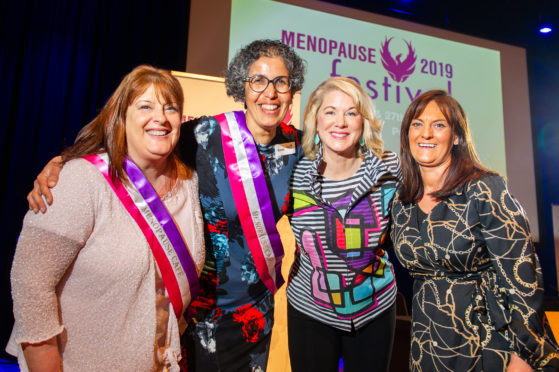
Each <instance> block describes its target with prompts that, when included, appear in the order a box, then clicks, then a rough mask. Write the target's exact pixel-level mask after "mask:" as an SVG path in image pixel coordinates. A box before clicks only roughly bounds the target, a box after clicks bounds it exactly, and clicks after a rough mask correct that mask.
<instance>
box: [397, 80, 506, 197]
mask: <svg viewBox="0 0 559 372" xmlns="http://www.w3.org/2000/svg"><path fill="white" fill-rule="evenodd" d="M432 101H434V102H435V103H436V104H437V106H438V107H439V109H440V110H441V112H442V113H443V115H444V117H445V119H446V121H447V122H448V124H449V125H450V129H451V131H452V138H457V139H458V144H456V145H453V146H452V150H451V161H450V165H449V167H448V170H447V172H446V175H445V180H444V184H443V187H442V188H441V189H440V190H437V191H435V192H433V193H432V194H431V196H432V197H434V198H436V199H439V200H444V199H447V198H448V197H449V196H451V195H453V194H455V193H456V192H457V191H458V190H459V189H460V188H461V187H462V186H463V185H464V184H465V183H467V182H468V181H471V180H475V179H478V178H480V177H483V176H484V175H486V174H497V173H496V172H493V171H491V170H489V169H487V168H485V167H484V166H483V164H481V161H480V160H479V158H478V156H477V154H476V150H475V148H474V144H473V143H472V138H471V134H470V128H469V126H468V119H467V118H466V113H465V112H464V109H463V108H462V106H460V104H459V103H458V101H456V100H455V99H454V98H452V97H451V96H450V95H449V94H448V93H447V92H445V91H444V90H430V91H427V92H425V93H423V94H421V95H420V96H419V97H417V98H416V99H415V100H414V101H413V102H412V103H411V104H410V106H409V107H408V109H407V110H406V113H405V114H404V119H403V120H402V127H401V128H400V160H401V165H402V176H403V183H402V185H401V187H400V195H399V197H400V200H401V201H402V202H404V203H410V202H413V201H416V200H419V199H421V198H422V197H423V191H424V190H423V180H422V178H421V173H420V170H419V165H418V164H417V162H416V161H415V159H414V158H413V156H412V154H411V150H410V141H409V129H410V125H411V123H412V121H413V120H415V119H416V118H418V117H419V116H420V115H421V114H422V113H423V111H424V110H425V107H427V105H428V104H429V103H430V102H432Z"/></svg>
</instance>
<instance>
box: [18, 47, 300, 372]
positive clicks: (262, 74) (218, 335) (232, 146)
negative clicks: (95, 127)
mask: <svg viewBox="0 0 559 372" xmlns="http://www.w3.org/2000/svg"><path fill="white" fill-rule="evenodd" d="M304 73H305V65H304V62H303V60H302V59H301V58H300V57H299V56H297V54H295V52H294V51H293V50H292V49H291V48H290V47H289V46H287V45H285V44H283V43H281V42H279V41H274V40H257V41H254V42H252V43H250V44H249V45H247V46H245V47H244V48H242V49H241V50H240V51H239V52H238V53H237V55H236V56H235V57H234V58H233V60H232V61H231V63H230V65H229V68H228V71H227V76H226V87H227V94H228V95H230V96H232V97H233V98H234V99H235V100H236V101H238V102H244V104H245V108H246V112H242V111H236V112H230V113H224V114H220V115H216V116H215V117H202V118H200V119H199V120H197V121H196V122H195V123H194V125H183V128H182V129H181V130H182V132H181V133H187V134H181V139H180V143H179V145H178V149H179V151H180V152H181V153H182V154H183V158H185V157H187V156H188V155H189V154H192V153H195V154H196V159H195V164H196V171H197V173H198V175H199V180H200V184H199V189H200V202H201V206H202V212H203V215H204V223H205V225H206V236H205V238H206V264H205V266H204V270H203V272H202V277H201V279H200V287H201V294H200V297H198V299H197V300H195V301H193V304H192V306H191V308H192V309H193V312H194V314H193V315H194V319H195V322H192V324H196V325H195V326H194V325H193V326H191V329H190V330H189V331H188V332H187V333H185V334H184V335H183V340H182V341H183V346H186V349H187V357H186V359H187V363H188V370H189V371H204V372H207V371H247V370H253V371H264V370H266V364H267V360H268V352H269V346H270V338H271V332H272V326H273V323H274V319H273V316H274V296H273V295H274V293H275V291H276V289H277V288H279V287H280V286H281V285H282V283H283V278H282V277H281V271H280V269H281V260H282V258H283V247H282V245H281V240H280V238H279V234H278V232H277V230H276V222H277V221H278V219H279V218H280V217H281V216H282V214H283V213H284V211H285V209H286V201H287V200H288V192H289V187H288V184H289V177H290V175H291V170H292V168H293V165H294V164H295V163H296V162H297V161H298V160H299V158H300V155H301V150H300V146H299V139H300V133H299V131H297V130H296V129H295V128H294V127H293V126H289V125H287V124H285V123H283V120H284V118H285V116H286V114H287V113H288V110H289V108H290V106H291V103H292V100H293V94H294V93H295V92H296V91H298V90H300V89H301V88H302V85H303V81H304ZM192 131H193V132H194V136H190V135H189V134H188V133H189V132H190V133H192ZM190 138H195V143H191V142H188V141H189V139H190ZM50 168H51V169H50V170H48V169H46V170H44V171H43V173H44V174H48V173H54V172H55V171H56V167H54V168H53V167H52V166H51V167H50ZM53 178H55V177H53V176H52V175H51V176H49V181H50V180H53ZM41 179H42V180H44V182H42V190H43V191H45V194H46V195H45V196H46V197H47V199H48V200H51V199H50V196H49V195H48V192H47V191H46V190H45V189H48V187H47V183H46V177H40V178H39V179H38V181H39V180H41ZM28 200H29V201H30V207H31V208H33V209H36V210H38V207H39V206H40V207H43V208H44V205H41V204H42V200H41V187H39V186H37V187H36V188H35V190H34V191H33V192H32V193H31V194H30V196H29V197H28Z"/></svg>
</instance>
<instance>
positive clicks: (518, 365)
mask: <svg viewBox="0 0 559 372" xmlns="http://www.w3.org/2000/svg"><path fill="white" fill-rule="evenodd" d="M533 371H534V369H533V368H532V367H530V365H529V364H528V363H526V362H525V361H523V360H522V359H520V357H519V356H518V355H516V354H514V353H510V362H509V365H508V366H507V372H533Z"/></svg>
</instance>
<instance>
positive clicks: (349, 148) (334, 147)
mask: <svg viewBox="0 0 559 372" xmlns="http://www.w3.org/2000/svg"><path fill="white" fill-rule="evenodd" d="M316 122H317V123H316V129H317V133H318V136H319V138H320V141H321V142H322V149H323V155H324V158H325V159H331V160H332V159H334V158H335V157H344V158H357V157H358V155H357V149H358V146H359V139H360V138H361V134H362V133H363V117H362V116H361V114H360V113H359V111H358V110H357V108H356V107H355V102H353V98H351V97H350V96H349V95H347V94H346V93H344V92H342V91H340V90H337V89H333V90H330V91H328V92H326V93H324V97H323V99H322V104H321V105H320V107H319V108H318V112H317V115H316Z"/></svg>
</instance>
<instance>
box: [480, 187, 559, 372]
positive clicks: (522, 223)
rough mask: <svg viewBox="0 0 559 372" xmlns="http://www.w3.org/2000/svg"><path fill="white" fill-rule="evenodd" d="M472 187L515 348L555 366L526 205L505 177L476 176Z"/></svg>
mask: <svg viewBox="0 0 559 372" xmlns="http://www.w3.org/2000/svg"><path fill="white" fill-rule="evenodd" d="M470 192H471V194H470V195H469V196H470V197H471V198H475V200H476V208H477V210H478V213H479V219H480V223H481V227H482V228H481V232H482V235H483V238H484V239H485V241H486V244H487V248H488V250H489V254H490V257H491V261H492V265H493V267H494V269H495V271H496V272H497V277H498V286H499V288H500V291H501V292H504V293H503V294H504V298H505V303H504V304H503V305H504V307H505V309H506V311H507V312H508V313H509V314H510V324H509V330H510V332H511V333H512V334H511V336H512V337H511V338H512V343H513V345H512V347H513V350H512V351H514V352H515V353H517V354H518V355H519V356H520V357H521V358H522V359H524V360H525V361H527V362H528V363H529V364H530V365H531V366H532V367H533V368H536V369H538V370H539V369H543V370H549V371H557V370H559V353H558V348H557V344H556V342H555V340H554V339H553V335H552V334H551V332H550V331H549V327H548V325H547V321H546V319H545V315H544V312H543V288H542V283H543V280H542V279H543V278H542V272H541V268H540V265H539V262H538V257H537V255H536V253H535V249H534V245H533V243H532V240H531V236H530V231H529V226H528V222H527V220H526V218H525V215H524V212H523V210H522V207H521V206H520V205H519V203H518V201H517V200H516V199H514V198H513V197H512V196H511V195H510V194H509V192H508V190H507V188H506V185H505V182H504V180H503V179H502V178H501V177H497V176H491V177H485V178H483V179H482V180H478V181H476V182H475V183H474V185H473V187H472V188H471V189H470Z"/></svg>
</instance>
